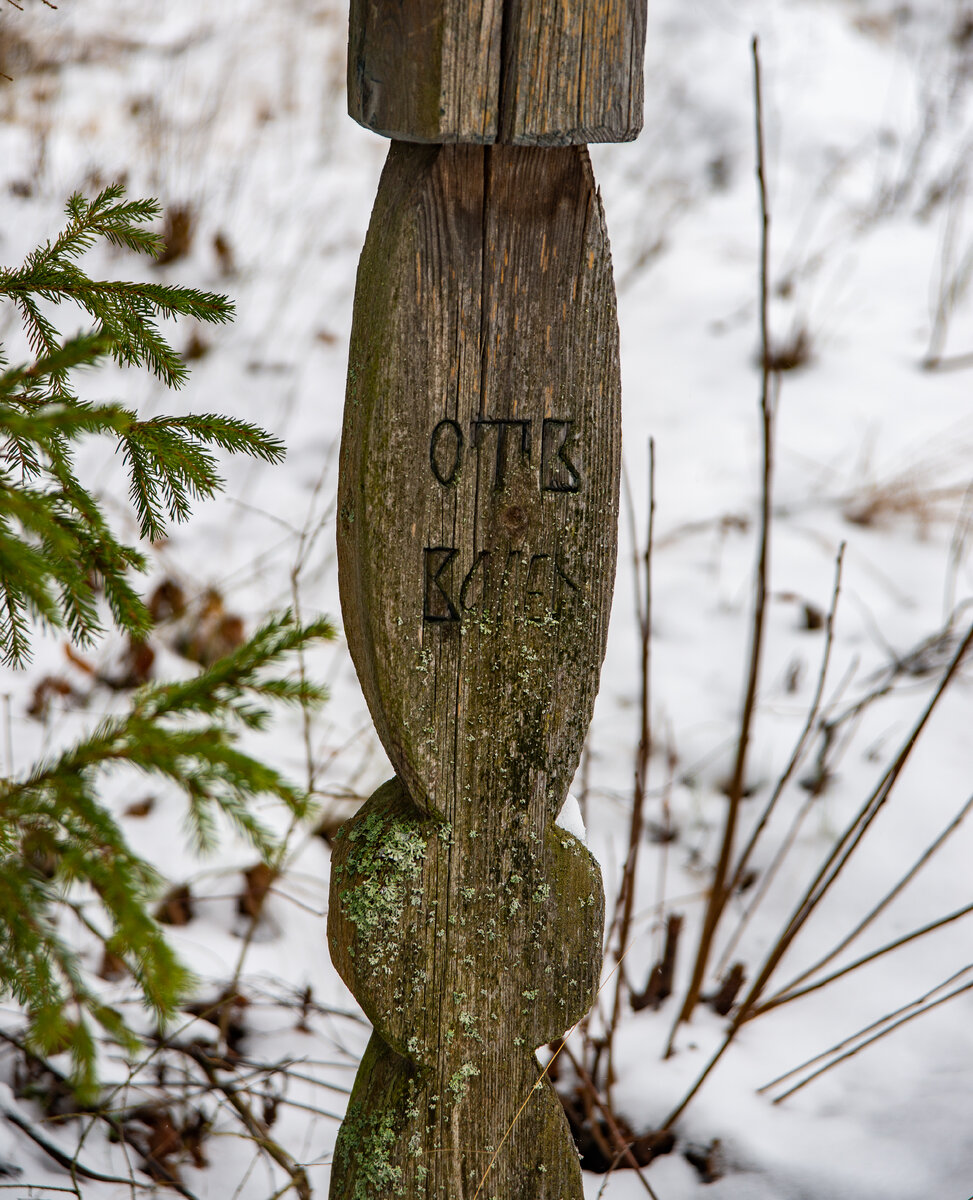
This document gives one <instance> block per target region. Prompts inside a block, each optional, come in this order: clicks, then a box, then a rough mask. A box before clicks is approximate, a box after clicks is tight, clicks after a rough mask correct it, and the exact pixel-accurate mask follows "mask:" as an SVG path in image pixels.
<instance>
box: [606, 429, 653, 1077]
mask: <svg viewBox="0 0 973 1200" xmlns="http://www.w3.org/2000/svg"><path fill="white" fill-rule="evenodd" d="M654 530H655V441H654V439H652V438H650V439H649V523H648V532H647V535H646V543H645V553H644V555H642V556H641V557H642V563H641V564H640V563H639V562H638V559H639V554H638V549H637V542H636V566H641V567H642V569H643V570H644V572H645V601H644V604H641V605H640V607H639V614H638V616H639V635H640V650H641V663H640V666H641V671H640V677H641V690H640V695H639V744H638V750H637V752H636V755H635V782H634V786H633V792H632V819H631V823H630V825H629V835H628V853H627V855H626V858H625V867H624V869H623V871H622V882H621V886H620V889H619V899H618V905H617V907H618V908H619V909H620V913H621V915H620V918H619V922H618V943H617V945H616V948H615V961H616V962H617V963H621V961H622V959H624V957H625V955H626V953H627V950H628V940H629V935H630V934H631V929H632V909H633V905H634V902H635V876H636V871H637V869H638V860H639V850H640V848H641V845H642V834H643V827H644V823H645V822H644V818H643V810H644V808H645V793H646V784H647V782H648V775H649V758H650V757H651V754H652V714H651V701H652V693H651V641H652V541H653V535H654ZM638 575H639V571H638V570H636V578H638ZM624 987H625V978H624V972H622V971H621V970H619V972H618V975H617V978H616V980H615V996H614V1000H613V1003H612V1015H611V1020H610V1022H609V1025H608V1030H607V1034H606V1039H607V1043H608V1044H607V1048H606V1055H605V1061H606V1086H607V1088H608V1089H609V1092H610V1089H611V1085H612V1082H613V1081H614V1077H615V1072H614V1063H613V1059H612V1050H613V1046H614V1035H615V1029H616V1027H617V1026H618V1021H619V1017H620V1014H621V1003H622V992H623V990H624Z"/></svg>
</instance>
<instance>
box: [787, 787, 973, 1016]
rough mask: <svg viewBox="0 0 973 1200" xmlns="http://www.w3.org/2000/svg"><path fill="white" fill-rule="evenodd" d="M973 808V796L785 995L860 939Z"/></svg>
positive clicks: (794, 979) (794, 980)
mask: <svg viewBox="0 0 973 1200" xmlns="http://www.w3.org/2000/svg"><path fill="white" fill-rule="evenodd" d="M971 808H973V795H971V796H970V798H969V799H968V800H967V801H966V803H965V804H964V805H963V807H962V808H961V809H960V810H959V812H958V813H957V814H956V816H955V817H954V818H953V819H952V821H950V823H949V824H948V825H947V826H946V828H945V829H943V830H942V832H941V833H940V834H939V835H938V836H937V837H936V838H935V840H934V841H933V842H931V843H930V845H929V846H927V847H926V849H925V850H924V851H923V852H922V854H920V855H919V857H918V858H917V859H916V861H915V862H914V863H913V864H912V866H911V867H910V868H909V870H908V871H906V873H905V874H904V875H903V876H902V877H901V879H899V880H898V882H897V883H896V884H895V885H894V886H893V887H891V888H890V889H889V890H888V891H887V892H886V893H885V895H884V896H883V897H882V899H881V900H879V902H878V903H877V904H876V905H875V907H874V908H872V909H871V911H870V912H868V913H867V914H866V915H865V916H864V917H862V919H861V920H860V921H859V922H858V924H857V925H856V926H855V927H854V929H852V930H851V932H850V933H848V934H846V936H845V937H843V938H842V939H841V941H840V942H838V944H837V945H836V946H834V947H833V948H832V949H831V950H829V951H828V953H827V954H825V955H824V957H823V958H819V959H818V961H817V962H816V963H814V964H813V965H812V966H810V967H808V968H807V969H806V970H805V971H802V972H801V973H800V975H796V976H795V977H794V978H793V979H792V980H791V981H790V983H788V984H786V985H785V986H784V987H782V988H781V990H780V994H781V995H783V994H784V993H789V992H791V991H793V989H794V988H796V987H797V986H798V985H799V984H801V983H803V982H804V981H805V979H810V977H811V976H812V975H814V974H816V973H817V972H818V971H820V970H821V968H822V967H826V966H827V965H828V963H830V962H833V961H834V960H835V959H836V958H837V957H838V955H839V954H840V953H841V952H842V950H845V949H847V947H848V946H850V945H851V943H852V942H854V941H856V940H857V938H858V937H859V936H860V935H861V934H862V933H864V931H865V930H866V929H867V928H868V927H869V925H871V924H872V922H873V921H874V920H875V919H876V918H877V917H878V916H879V915H880V914H881V913H883V912H884V911H885V909H886V908H888V906H889V905H890V904H891V903H892V901H893V900H894V899H895V898H896V896H898V895H899V894H900V893H901V892H902V890H903V889H904V888H906V887H907V886H908V885H909V884H910V883H911V882H912V880H913V879H914V878H915V877H916V875H918V874H919V872H920V871H921V870H922V868H923V867H924V866H925V865H926V863H928V862H929V860H930V859H931V858H932V857H933V856H934V855H935V854H936V852H937V851H938V850H940V849H941V848H942V846H943V845H944V843H945V842H947V841H948V840H949V838H950V837H951V836H952V835H953V834H954V833H955V832H956V830H957V829H958V828H959V827H960V825H961V824H962V823H963V821H964V819H965V818H966V817H967V816H968V815H969V812H970V809H971ZM772 999H773V998H772ZM769 1003H771V1001H768V1004H769Z"/></svg>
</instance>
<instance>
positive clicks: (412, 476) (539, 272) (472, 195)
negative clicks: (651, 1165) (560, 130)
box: [329, 143, 619, 1200]
mask: <svg viewBox="0 0 973 1200" xmlns="http://www.w3.org/2000/svg"><path fill="white" fill-rule="evenodd" d="M618 483H619V374H618V333H617V322H616V316H615V298H614V288H613V283H612V277H611V266H610V257H609V251H608V243H607V237H606V233H605V228H604V220H603V215H602V212H601V206H600V202H599V200H598V196H597V192H596V190H595V186H594V181H593V178H592V174H591V168H590V163H589V161H588V156H587V152H586V151H585V150H584V149H583V148H580V147H569V148H565V149H556V150H534V149H518V148H512V147H499V146H497V147H467V146H441V147H422V146H415V145H411V146H410V145H406V144H401V143H396V144H393V146H392V148H391V151H390V154H389V159H388V162H387V164H386V168H385V172H384V174H383V176H382V181H381V184H380V187H379V194H378V199H377V201H376V205H375V209H374V212H373V215H372V222H371V225H370V228H369V233H368V237H367V240H366V244H365V249H364V252H363V254H362V261H361V266H360V268H359V277H358V288H357V294H356V299H355V321H354V327H353V331H352V344H351V357H350V363H349V374H348V395H347V401H346V409H345V425H344V432H343V437H342V448H341V472H340V481H339V515H338V538H339V541H338V553H339V580H340V586H341V596H342V611H343V614H344V620H345V628H346V633H347V636H348V642H349V646H350V649H351V652H352V656H353V658H354V660H355V664H356V667H357V669H358V673H359V676H360V678H361V682H362V687H363V690H364V693H365V696H366V699H367V701H368V704H369V708H370V710H371V713H372V717H373V719H374V721H375V724H376V727H377V729H378V731H379V734H380V736H381V738H382V741H383V744H384V745H385V748H386V750H387V752H388V754H389V757H390V759H391V762H392V765H393V767H394V769H395V772H396V778H395V779H394V780H392V781H391V782H390V783H388V784H386V785H385V786H384V787H383V788H381V789H379V791H378V792H376V793H375V795H374V796H373V797H372V798H371V799H370V800H369V801H368V803H367V804H366V805H365V806H364V807H363V808H362V810H361V811H360V812H359V814H358V815H357V817H356V818H355V819H354V820H353V821H352V822H350V823H349V824H347V825H346V826H344V827H343V830H342V833H341V836H340V838H339V840H338V843H337V846H336V849H335V854H334V860H333V875H332V896H331V905H330V915H329V935H330V941H331V948H332V956H333V958H334V960H335V962H336V964H337V966H338V969H339V970H340V972H341V974H342V976H343V978H344V979H345V980H346V982H347V983H348V985H349V987H350V988H351V990H352V991H353V992H354V994H355V996H356V997H357V998H358V1000H359V1002H360V1003H361V1004H362V1007H363V1008H364V1010H365V1012H366V1013H367V1015H368V1016H369V1018H370V1019H371V1021H372V1022H373V1025H374V1027H375V1033H374V1035H373V1038H372V1041H371V1043H370V1045H369V1048H368V1051H367V1053H366V1055H365V1059H364V1061H363V1063H362V1067H361V1070H360V1072H359V1076H358V1080H357V1082H356V1085H355V1090H354V1094H353V1096H352V1099H351V1104H350V1107H349V1113H348V1117H347V1118H346V1121H345V1124H344V1125H343V1127H342V1131H341V1134H340V1136H339V1142H338V1146H337V1149H336V1153H335V1165H334V1171H333V1180H332V1190H331V1195H332V1198H333V1200H372V1198H373V1197H374V1200H378V1198H379V1197H382V1198H383V1200H384V1198H385V1197H389V1196H394V1195H396V1194H401V1195H404V1196H408V1197H410V1198H412V1197H423V1198H425V1200H433V1198H436V1200H473V1197H474V1196H479V1197H482V1200H488V1198H489V1197H503V1198H505V1200H506V1198H514V1197H516V1198H517V1200H534V1198H537V1200H580V1197H581V1177H580V1170H579V1167H578V1163H577V1157H576V1155H575V1153H574V1150H573V1147H572V1145H571V1142H570V1135H569V1131H568V1128H567V1123H566V1121H565V1118H564V1115H563V1113H562V1111H561V1109H560V1105H559V1104H558V1101H557V1098H556V1096H554V1094H553V1091H552V1090H551V1089H550V1087H549V1085H548V1084H547V1083H546V1082H544V1083H541V1085H540V1086H539V1087H537V1086H536V1085H537V1084H538V1081H539V1079H540V1068H539V1067H538V1064H537V1060H536V1058H535V1055H534V1051H535V1050H536V1048H537V1047H538V1046H540V1045H543V1044H544V1043H545V1042H547V1041H550V1040H551V1039H552V1038H554V1037H556V1036H558V1035H559V1034H561V1033H562V1032H563V1031H564V1030H565V1029H567V1028H568V1027H569V1026H571V1025H572V1024H573V1023H574V1022H575V1021H577V1020H578V1019H579V1018H580V1017H581V1016H582V1015H583V1014H584V1012H585V1011H586V1010H587V1008H588V1007H589V1006H590V1004H591V1002H592V999H593V997H594V993H595V989H596V987H597V980H598V975H599V970H600V963H601V948H600V947H601V933H602V921H603V895H602V888H601V880H600V875H599V872H598V868H597V865H596V864H595V862H594V860H593V859H592V857H591V856H590V854H589V853H588V852H587V850H586V849H585V848H584V847H583V846H582V845H581V844H580V843H579V842H578V841H577V840H576V839H575V838H573V837H572V836H571V835H570V834H568V833H566V832H564V831H563V830H562V829H560V828H559V827H558V826H557V825H556V824H555V820H556V817H557V814H558V811H559V810H560V808H561V806H562V804H563V801H564V799H565V796H566V794H567V790H568V787H569V785H570V782H571V779H572V777H573V775H574V772H575V770H576V769H577V764H578V760H579V757H580V753H581V748H582V744H583V741H584V737H585V733H586V730H587V726H588V723H589V721H590V718H591V711H592V706H593V703H594V698H595V694H596V692H597V688H598V676H599V672H600V668H601V662H602V658H603V656H604V649H605V639H606V635H607V623H608V613H609V608H610V604H611V592H612V585H613V580H614V570H615V546H616V523H617V509H618Z"/></svg>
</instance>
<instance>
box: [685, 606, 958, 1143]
mask: <svg viewBox="0 0 973 1200" xmlns="http://www.w3.org/2000/svg"><path fill="white" fill-rule="evenodd" d="M971 645H973V625H971V626H970V628H969V630H968V631H967V634H966V636H965V637H964V638H963V641H962V642H961V643H960V646H959V649H958V650H957V651H956V653H955V654H954V655H953V658H952V660H951V662H950V664H949V666H948V667H947V669H946V671H945V672H944V673H943V676H942V678H941V679H940V681H939V685H938V686H937V688H936V690H935V692H934V693H933V695H932V697H931V699H930V700H929V703H928V704H927V705H926V707H925V709H924V711H923V713H922V715H921V716H920V717H919V719H918V721H917V722H916V724H915V725H914V726H913V728H912V731H911V732H910V734H909V736H908V737H907V738H906V740H905V742H904V743H903V745H902V748H901V750H900V751H899V753H898V755H897V756H896V758H895V761H894V762H893V763H892V765H891V766H890V767H889V769H888V770H887V771H886V772H885V774H884V775H883V776H882V778H881V779H880V780H879V782H878V783H877V784H876V786H875V788H874V789H873V791H872V793H871V795H870V796H869V797H868V799H867V800H866V801H865V803H864V804H863V805H862V807H861V808H860V809H859V811H858V813H857V814H856V815H855V817H854V819H853V820H852V821H851V823H850V824H849V825H848V827H847V828H846V830H845V832H844V833H843V834H842V835H841V837H840V838H838V840H837V841H836V842H835V844H834V847H833V848H832V851H831V853H830V854H829V855H828V857H827V859H826V860H825V862H824V864H823V866H822V867H821V868H820V870H819V871H818V873H817V875H816V876H815V877H814V880H813V881H812V883H811V884H810V885H809V886H808V888H807V890H806V891H805V893H804V896H803V897H802V898H801V900H800V902H799V904H798V905H797V908H796V909H795V910H794V913H793V914H792V916H791V918H790V920H789V921H788V923H787V925H786V926H785V928H784V929H783V931H782V932H781V934H780V936H779V937H778V939H777V941H776V942H775V943H774V945H773V947H772V948H771V950H770V953H769V954H768V955H767V958H766V960H765V962H764V964H763V966H762V967H761V969H760V971H759V972H758V974H757V977H756V978H755V979H754V981H753V983H752V985H751V987H750V991H749V992H748V993H747V996H746V999H745V1000H743V1001H742V1003H741V1004H740V1007H739V1008H738V1010H737V1012H736V1015H735V1016H734V1018H733V1020H732V1021H731V1023H730V1026H729V1028H728V1030H727V1033H726V1037H725V1038H724V1040H723V1043H722V1044H721V1046H720V1047H719V1049H718V1050H717V1051H716V1052H715V1054H714V1055H713V1057H712V1058H711V1059H710V1060H709V1062H708V1063H707V1064H706V1066H705V1067H704V1068H703V1071H702V1073H701V1074H700V1075H699V1077H698V1078H697V1079H696V1082H695V1083H694V1084H693V1085H692V1087H691V1088H690V1089H689V1091H688V1092H687V1094H686V1095H685V1096H684V1097H683V1099H682V1100H681V1101H680V1102H679V1104H677V1105H676V1107H675V1108H674V1109H673V1111H672V1112H671V1113H670V1114H669V1116H668V1118H667V1119H666V1122H665V1125H664V1126H663V1128H665V1129H668V1128H670V1127H671V1126H672V1125H674V1124H675V1122H676V1121H677V1120H678V1119H679V1117H680V1116H682V1114H683V1112H684V1111H685V1110H686V1108H687V1106H688V1105H689V1103H690V1101H691V1100H692V1099H693V1097H694V1096H695V1095H696V1093H697V1092H698V1091H699V1089H700V1088H701V1087H702V1085H703V1082H704V1081H705V1080H706V1078H707V1077H708V1076H709V1073H710V1072H711V1071H712V1070H713V1068H714V1067H715V1066H716V1064H717V1063H718V1062H719V1060H720V1059H721V1058H722V1057H723V1055H724V1053H725V1052H726V1050H727V1048H728V1047H729V1046H730V1044H731V1043H732V1041H733V1039H734V1038H735V1037H736V1034H737V1031H738V1030H739V1029H740V1026H741V1025H743V1024H744V1022H745V1021H748V1020H750V1019H751V1017H752V1016H753V1015H754V1014H755V1010H756V1008H757V1005H758V1004H759V1001H760V997H761V996H762V995H763V994H764V990H765V989H766V987H767V984H768V982H769V981H770V977H771V976H772V975H773V973H774V971H775V970H776V969H777V966H778V964H779V963H780V960H781V959H782V958H783V957H784V955H785V954H786V953H787V951H788V949H789V948H790V946H791V943H792V942H793V941H794V938H795V937H796V936H797V934H798V933H799V932H800V930H801V928H802V927H803V925H804V923H805V922H806V921H807V919H808V917H810V915H811V914H812V913H813V912H814V910H815V908H816V907H817V905H818V904H819V903H820V902H821V900H822V898H823V897H824V896H825V895H826V894H827V892H828V890H829V889H830V887H831V886H832V884H833V883H834V881H835V880H836V879H837V877H838V875H839V874H840V873H841V870H842V868H843V867H844V866H845V864H846V863H847V862H848V859H849V858H850V857H851V855H852V854H853V853H854V852H855V850H856V849H857V847H858V845H859V844H860V842H861V840H862V838H863V837H864V836H865V834H866V833H867V831H868V829H869V827H870V826H871V823H872V821H874V820H875V818H876V816H877V815H878V813H879V812H880V811H881V809H882V807H883V806H884V805H885V802H886V801H887V800H888V798H889V796H890V795H891V794H892V790H893V789H894V787H895V784H896V782H897V780H898V778H899V776H900V775H901V773H902V770H903V768H904V767H905V765H906V763H907V762H908V760H909V758H910V756H911V754H912V751H913V750H914V749H915V747H916V743H917V742H918V740H919V738H920V737H921V736H922V732H923V730H924V729H925V727H926V725H927V723H928V721H929V718H930V717H931V716H932V714H933V712H934V710H935V708H936V706H937V705H938V703H939V701H940V700H941V699H942V697H943V695H944V694H945V692H946V689H947V688H948V687H949V685H950V683H951V682H952V680H953V677H954V676H955V674H956V672H957V671H958V669H959V666H960V663H961V662H962V661H963V659H964V658H965V657H966V653H967V651H968V650H969V649H970V646H971ZM971 911H973V904H971V905H968V906H967V907H966V908H963V909H960V910H959V911H957V912H955V913H952V914H950V915H949V916H948V917H944V918H941V919H940V920H939V921H936V922H933V923H932V924H931V925H928V926H925V927H923V929H921V930H916V931H915V932H914V933H912V934H910V935H908V936H907V937H906V938H900V939H899V940H898V941H897V942H895V943H892V944H890V945H889V946H887V947H884V948H883V950H882V951H881V953H888V952H889V951H890V950H893V949H897V948H898V946H899V945H904V944H905V942H906V941H912V940H914V939H915V938H917V937H921V936H922V935H923V934H924V933H930V932H932V930H933V929H938V928H940V927H941V926H942V925H944V924H948V923H949V922H950V921H954V920H957V919H959V917H961V916H965V915H966V913H967V912H971ZM877 956H878V952H876V953H875V954H872V955H870V956H868V959H867V961H872V959H874V958H876V957H877ZM865 961H866V960H861V961H860V962H858V963H857V964H853V965H852V966H851V967H848V968H844V969H843V970H842V971H841V972H835V974H834V975H833V976H831V977H829V978H828V979H827V980H826V981H819V983H818V984H816V985H815V989H816V988H817V987H818V986H821V987H823V986H824V985H825V983H826V982H827V983H830V982H832V981H833V980H834V979H836V978H838V977H839V975H845V974H847V973H848V971H849V970H851V969H854V968H855V967H857V966H863V965H864V962H865ZM806 990H809V989H805V991H806ZM802 994H803V993H802ZM796 996H797V993H791V994H790V995H789V996H788V997H787V998H788V999H795V998H796ZM779 1002H780V1003H783V998H781V999H780V1001H779ZM763 1011H766V1006H765V1007H764V1009H763Z"/></svg>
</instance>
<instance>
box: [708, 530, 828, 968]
mask: <svg viewBox="0 0 973 1200" xmlns="http://www.w3.org/2000/svg"><path fill="white" fill-rule="evenodd" d="M844 556H845V543H844V542H842V543H841V546H840V548H839V550H838V555H837V558H836V559H835V574H834V588H833V590H832V593H831V607H830V608H829V609H828V619H827V624H826V633H825V641H824V653H823V654H822V656H821V669H820V671H819V672H818V682H817V686H816V687H815V690H814V698H813V700H812V701H811V707H810V708H809V709H808V714H807V720H806V721H805V723H804V728H803V729H802V730H801V734H800V737H798V739H797V744H796V745H795V747H794V752H793V754H792V755H791V757H790V761H789V762H788V764H787V766H786V767H785V768H784V772H783V774H782V775H781V776H780V778H779V779H778V780H777V783H776V784H775V785H774V790H773V792H772V794H771V796H770V799H769V800H768V801H767V804H766V806H765V808H764V811H763V812H762V813H761V814H760V819H759V820H758V821H757V824H756V825H755V826H754V828H753V832H752V833H751V834H750V839H749V841H748V842H747V844H746V846H745V848H744V850H743V852H742V854H741V855H740V857H739V859H738V860H737V866H736V870H735V871H734V872H733V878H732V880H731V881H730V885H729V888H728V891H729V893H730V894H731V895H733V894H734V893H735V892H736V890H737V888H738V887H739V886H740V883H741V882H742V880H743V876H744V872H745V871H746V869H747V867H748V865H749V863H750V857H751V855H752V854H753V851H754V848H755V847H756V845H757V842H758V840H759V838H760V835H761V834H762V833H763V831H764V829H765V828H766V826H767V822H768V821H769V820H770V818H771V816H772V814H773V812H774V809H775V808H776V807H777V802H778V801H779V800H780V797H781V794H782V793H783V791H784V788H785V787H786V786H787V784H788V783H789V782H790V780H791V778H792V776H793V774H794V772H795V771H796V770H797V768H798V766H799V765H800V763H801V761H802V760H803V758H804V754H805V751H806V749H807V744H808V740H809V738H810V736H811V732H812V730H813V729H814V725H815V722H816V721H817V719H818V713H819V712H820V711H821V698H822V696H823V694H824V685H825V681H826V679H827V675H828V666H829V664H830V662H831V648H832V646H833V645H834V620H835V613H836V611H837V608H838V597H839V595H840V594H841V571H842V566H843V563H844ZM789 848H790V847H789V846H788V849H789ZM769 879H770V873H769V872H767V873H765V876H764V879H763V880H762V881H761V887H760V889H759V890H758V892H757V895H756V896H755V897H754V899H753V902H752V903H751V904H750V906H749V907H748V908H747V910H746V912H745V913H744V914H743V916H742V917H741V919H740V922H739V924H738V925H737V927H736V929H735V930H734V931H733V936H732V937H731V938H730V939H729V941H728V942H727V944H726V948H725V949H724V951H723V953H722V955H721V957H720V960H719V962H718V963H717V966H716V972H717V974H720V973H721V972H722V971H723V970H724V969H725V967H726V966H727V964H728V963H729V961H730V958H731V957H732V955H733V952H734V951H735V950H736V948H737V945H738V943H739V941H740V938H741V937H742V936H743V933H744V930H745V929H746V927H747V925H748V924H749V922H750V918H751V917H752V916H753V914H754V912H755V911H756V909H757V907H758V905H759V904H760V901H761V900H762V899H763V897H764V896H765V895H766V893H767V890H768V888H769Z"/></svg>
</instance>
